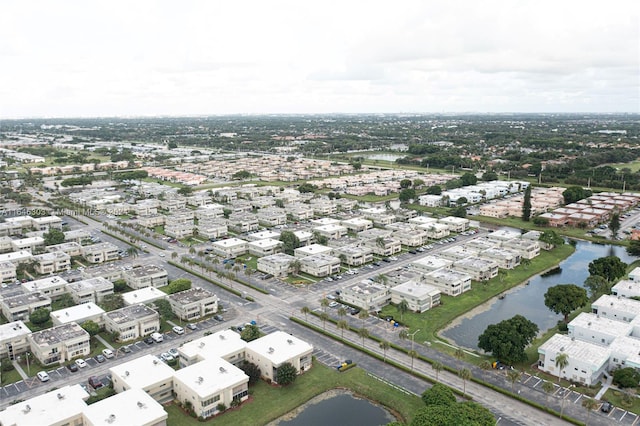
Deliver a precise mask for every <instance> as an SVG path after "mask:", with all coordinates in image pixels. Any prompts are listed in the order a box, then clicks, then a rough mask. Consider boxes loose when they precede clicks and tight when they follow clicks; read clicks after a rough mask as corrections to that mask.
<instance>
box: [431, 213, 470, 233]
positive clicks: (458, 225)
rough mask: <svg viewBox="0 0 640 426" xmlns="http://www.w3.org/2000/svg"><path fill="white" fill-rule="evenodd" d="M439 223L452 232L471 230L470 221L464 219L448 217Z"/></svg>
mask: <svg viewBox="0 0 640 426" xmlns="http://www.w3.org/2000/svg"><path fill="white" fill-rule="evenodd" d="M438 222H439V223H442V224H445V225H447V226H448V227H449V230H450V231H451V232H457V233H460V232H464V231H466V230H468V229H469V223H470V221H469V219H465V218H463V217H455V216H447V217H443V218H440V219H438Z"/></svg>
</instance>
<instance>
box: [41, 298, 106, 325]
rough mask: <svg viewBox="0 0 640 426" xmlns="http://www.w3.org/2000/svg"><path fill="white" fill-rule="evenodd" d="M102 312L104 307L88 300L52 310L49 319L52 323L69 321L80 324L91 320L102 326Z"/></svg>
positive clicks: (59, 323)
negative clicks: (80, 303)
mask: <svg viewBox="0 0 640 426" xmlns="http://www.w3.org/2000/svg"><path fill="white" fill-rule="evenodd" d="M102 314H104V309H102V308H101V307H100V306H98V305H96V304H95V303H93V302H89V303H83V304H82V305H75V306H71V307H69V308H64V309H58V310H57V311H53V312H51V321H52V322H53V325H62V324H68V323H70V322H75V323H78V324H82V323H83V322H85V321H93V322H95V323H96V324H98V325H99V326H102V325H103V321H102Z"/></svg>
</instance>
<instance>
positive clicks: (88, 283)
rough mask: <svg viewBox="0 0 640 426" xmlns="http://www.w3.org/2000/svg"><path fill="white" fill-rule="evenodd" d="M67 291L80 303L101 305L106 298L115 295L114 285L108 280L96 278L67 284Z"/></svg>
mask: <svg viewBox="0 0 640 426" xmlns="http://www.w3.org/2000/svg"><path fill="white" fill-rule="evenodd" d="M67 290H68V292H69V293H71V296H72V297H73V300H74V301H75V302H76V303H78V304H81V303H87V302H93V303H100V302H101V301H102V299H104V297H105V296H107V295H109V294H113V283H112V282H111V281H109V280H107V279H106V278H102V277H95V278H89V279H86V280H82V281H76V282H73V283H68V284H67Z"/></svg>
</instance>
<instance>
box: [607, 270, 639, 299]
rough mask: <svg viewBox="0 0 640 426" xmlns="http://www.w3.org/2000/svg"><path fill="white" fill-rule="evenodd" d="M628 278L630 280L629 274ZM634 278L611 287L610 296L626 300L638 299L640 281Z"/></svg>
mask: <svg viewBox="0 0 640 426" xmlns="http://www.w3.org/2000/svg"><path fill="white" fill-rule="evenodd" d="M636 269H638V268H636ZM634 271H635V269H634ZM629 278H631V274H629ZM634 278H635V279H634V280H631V279H629V280H622V281H619V282H618V283H617V284H616V285H614V286H613V287H611V294H612V295H613V296H621V297H626V298H628V299H631V298H632V297H640V280H638V279H637V277H634Z"/></svg>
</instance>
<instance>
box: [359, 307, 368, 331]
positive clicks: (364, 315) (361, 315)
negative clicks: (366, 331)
mask: <svg viewBox="0 0 640 426" xmlns="http://www.w3.org/2000/svg"><path fill="white" fill-rule="evenodd" d="M358 318H360V319H361V320H362V328H364V320H366V319H367V318H369V312H367V311H365V310H364V309H363V310H362V311H360V313H359V314H358Z"/></svg>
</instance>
